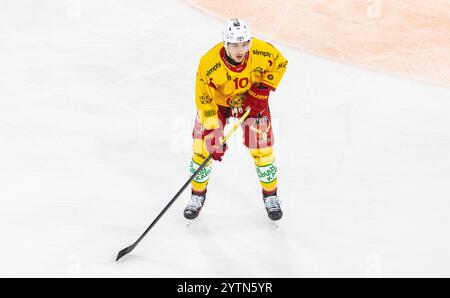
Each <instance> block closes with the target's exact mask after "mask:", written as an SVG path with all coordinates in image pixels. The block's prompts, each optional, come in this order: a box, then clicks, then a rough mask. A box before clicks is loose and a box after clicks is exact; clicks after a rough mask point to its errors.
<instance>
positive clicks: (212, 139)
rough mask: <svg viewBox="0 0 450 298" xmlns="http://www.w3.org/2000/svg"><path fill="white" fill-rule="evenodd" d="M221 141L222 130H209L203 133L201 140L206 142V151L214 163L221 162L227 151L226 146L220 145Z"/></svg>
mask: <svg viewBox="0 0 450 298" xmlns="http://www.w3.org/2000/svg"><path fill="white" fill-rule="evenodd" d="M222 139H223V130H222V129H209V130H204V131H203V140H204V141H205V142H206V149H207V150H208V153H209V154H211V157H212V159H214V160H215V161H222V157H223V156H224V154H225V151H227V149H228V145H227V144H221V143H220V141H221V140H222Z"/></svg>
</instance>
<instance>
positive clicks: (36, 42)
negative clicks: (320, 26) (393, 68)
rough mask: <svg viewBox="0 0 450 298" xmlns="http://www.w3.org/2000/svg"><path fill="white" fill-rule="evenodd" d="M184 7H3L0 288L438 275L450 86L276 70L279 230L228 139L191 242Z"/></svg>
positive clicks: (324, 70) (337, 71)
mask: <svg viewBox="0 0 450 298" xmlns="http://www.w3.org/2000/svg"><path fill="white" fill-rule="evenodd" d="M220 31H221V22H220V21H218V20H216V19H214V18H211V17H209V16H207V15H204V14H202V13H200V12H198V11H196V10H193V9H191V8H190V7H189V6H187V5H186V4H185V3H184V2H182V1H177V0H171V1H138V0H131V1H130V0H127V1H125V0H111V1H106V0H95V1H77V0H73V1H56V0H20V1H12V0H3V1H1V2H0V200H1V208H0V236H1V241H0V243H1V245H0V255H1V256H2V257H1V259H0V276H114V277H118V276H145V277H311V276H319V277H324V276H327V277H329V276H339V277H343V276H356V277H365V276H370V277H380V276H447V277H450V239H449V228H450V200H449V199H450V198H449V196H450V90H449V89H448V88H440V87H435V86H431V85H425V84H421V83H417V82H414V81H409V80H404V79H401V78H395V77H390V76H387V75H384V74H379V73H373V72H370V71H366V70H361V69H358V68H354V67H351V66H348V65H342V64H338V63H335V62H332V61H328V60H324V59H321V58H318V57H315V56H312V55H309V54H304V53H300V52H298V51H296V50H294V49H291V48H287V47H284V46H282V45H280V44H277V43H276V41H273V42H274V43H275V44H276V45H277V46H278V47H279V49H280V50H281V51H282V52H283V53H284V54H285V56H286V57H287V58H288V59H289V67H288V71H287V73H286V75H285V78H284V80H283V82H282V84H281V85H280V87H279V90H278V91H277V92H276V93H274V94H273V95H272V97H271V106H272V109H271V110H272V113H273V120H274V126H275V133H276V140H277V145H276V150H277V151H276V152H277V160H278V166H279V196H280V198H281V199H282V201H283V208H284V213H285V216H284V218H283V220H282V221H281V223H280V226H281V227H280V228H279V229H276V228H274V226H273V225H272V224H271V223H270V222H269V220H268V219H267V217H266V214H265V210H264V208H263V205H262V199H261V194H260V187H259V184H258V181H257V177H256V173H255V169H254V167H253V164H252V160H251V158H250V156H249V155H248V152H247V151H246V150H245V147H244V146H243V145H242V144H241V137H242V133H241V132H240V131H238V133H237V134H236V135H235V137H234V138H233V139H232V140H231V141H230V147H231V148H230V150H229V152H227V155H226V156H225V161H224V162H223V163H221V164H214V169H213V171H214V172H213V176H212V179H211V182H210V186H209V193H208V200H207V205H206V207H205V209H204V210H203V211H202V214H201V216H200V217H199V219H198V221H197V222H195V223H194V224H193V225H192V226H191V227H189V228H187V227H186V225H185V220H184V219H183V216H182V211H183V209H184V206H185V204H186V203H187V201H188V197H189V192H188V191H186V192H185V193H184V194H183V195H182V197H180V199H179V200H178V201H177V202H176V203H175V204H174V205H173V206H172V208H171V209H170V210H169V211H168V212H167V213H166V215H165V216H164V217H163V218H162V219H161V221H160V222H159V223H158V224H157V225H156V226H155V228H154V229H153V230H152V231H151V232H150V233H149V234H148V235H147V237H146V238H145V239H144V240H143V241H142V242H141V244H140V245H139V246H138V247H137V248H136V249H135V250H134V251H133V252H132V253H131V254H130V255H129V256H127V257H125V258H124V259H123V260H121V261H120V262H119V263H116V262H115V257H116V254H117V252H118V251H119V250H120V249H122V248H124V247H125V246H127V245H129V244H131V243H133V242H134V241H135V240H136V239H137V237H138V236H139V235H140V234H141V233H142V232H143V231H144V230H145V228H146V227H147V226H148V225H149V224H150V222H151V221H152V220H153V219H154V218H155V217H156V216H157V215H158V213H159V212H160V211H161V210H162V209H163V207H164V206H165V205H166V204H167V203H168V201H169V200H170V199H171V197H172V196H173V195H174V194H175V193H176V192H177V190H178V189H179V187H180V186H181V185H182V184H183V183H184V182H185V180H186V179H187V178H188V164H189V160H190V157H191V135H190V133H191V130H192V124H193V120H194V114H195V105H194V100H193V93H194V76H195V71H196V67H197V63H198V59H199V57H200V56H201V55H202V54H203V53H204V52H205V51H207V50H208V49H209V48H210V47H212V46H213V45H214V44H215V43H216V42H218V41H219V40H220Z"/></svg>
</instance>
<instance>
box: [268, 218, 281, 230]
mask: <svg viewBox="0 0 450 298" xmlns="http://www.w3.org/2000/svg"><path fill="white" fill-rule="evenodd" d="M269 220H270V224H271V225H272V226H273V227H274V228H275V229H279V228H280V220H276V221H275V220H271V219H269Z"/></svg>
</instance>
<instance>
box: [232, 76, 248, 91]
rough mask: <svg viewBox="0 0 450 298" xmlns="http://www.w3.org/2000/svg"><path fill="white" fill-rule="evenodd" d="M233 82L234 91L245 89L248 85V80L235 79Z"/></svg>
mask: <svg viewBox="0 0 450 298" xmlns="http://www.w3.org/2000/svg"><path fill="white" fill-rule="evenodd" d="M233 82H234V89H239V88H245V87H247V85H248V78H242V79H239V78H235V79H234V80H233Z"/></svg>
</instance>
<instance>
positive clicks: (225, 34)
mask: <svg viewBox="0 0 450 298" xmlns="http://www.w3.org/2000/svg"><path fill="white" fill-rule="evenodd" d="M222 39H223V42H224V44H225V48H226V45H227V43H239V42H246V41H249V40H251V39H252V33H251V31H250V27H249V26H248V25H247V24H246V23H245V22H244V21H242V20H240V19H237V18H235V19H229V20H227V21H226V22H225V25H224V27H223V31H222Z"/></svg>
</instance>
